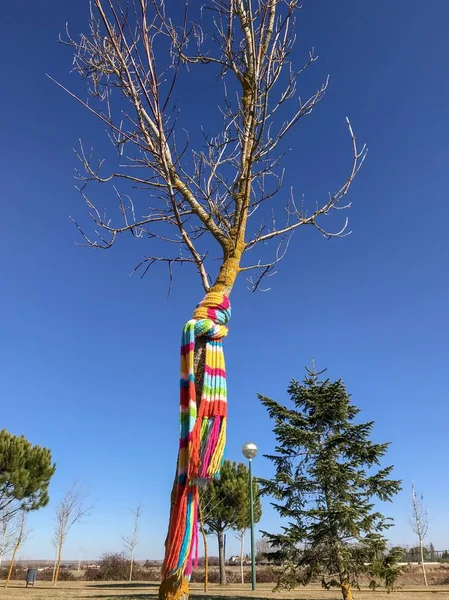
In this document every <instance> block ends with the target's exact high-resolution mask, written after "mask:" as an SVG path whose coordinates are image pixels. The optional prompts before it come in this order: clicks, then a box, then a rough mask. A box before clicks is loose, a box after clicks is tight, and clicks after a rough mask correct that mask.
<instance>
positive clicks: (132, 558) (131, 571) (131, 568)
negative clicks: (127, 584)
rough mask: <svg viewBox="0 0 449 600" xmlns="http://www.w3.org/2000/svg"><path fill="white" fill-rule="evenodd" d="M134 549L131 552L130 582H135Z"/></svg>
mask: <svg viewBox="0 0 449 600" xmlns="http://www.w3.org/2000/svg"><path fill="white" fill-rule="evenodd" d="M133 565H134V549H133V550H132V551H131V560H130V565H129V581H132V580H133Z"/></svg>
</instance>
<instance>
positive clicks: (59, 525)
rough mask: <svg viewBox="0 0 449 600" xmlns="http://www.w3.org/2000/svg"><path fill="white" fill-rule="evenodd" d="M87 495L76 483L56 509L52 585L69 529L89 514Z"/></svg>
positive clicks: (57, 572)
mask: <svg viewBox="0 0 449 600" xmlns="http://www.w3.org/2000/svg"><path fill="white" fill-rule="evenodd" d="M87 498H88V493H87V492H86V491H85V490H84V488H83V486H81V485H80V484H79V483H78V482H74V483H73V484H72V485H71V486H70V487H69V488H68V489H67V490H66V492H65V494H64V496H63V498H62V500H61V502H60V504H59V505H58V507H57V509H56V518H55V530H54V534H53V539H52V543H53V546H54V547H55V565H54V569H53V585H56V584H57V582H58V577H59V570H60V568H61V561H62V548H63V546H64V542H65V541H66V539H67V535H68V533H69V531H70V529H71V528H72V527H73V525H75V523H79V522H81V521H82V519H83V518H84V517H86V516H88V515H89V514H90V511H91V509H92V506H90V505H89V506H88V505H87V504H86V501H87Z"/></svg>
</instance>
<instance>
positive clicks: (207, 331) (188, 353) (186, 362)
mask: <svg viewBox="0 0 449 600" xmlns="http://www.w3.org/2000/svg"><path fill="white" fill-rule="evenodd" d="M230 317H231V305H230V302H229V299H228V297H227V296H225V295H224V294H221V293H215V292H210V293H209V294H207V295H206V297H205V298H204V299H203V300H202V301H201V302H200V303H199V304H198V306H197V307H196V309H195V311H194V313H193V319H191V320H190V321H188V322H187V323H186V325H185V326H184V329H183V331H182V340H181V381H180V386H181V391H180V440H179V454H178V469H177V481H176V489H175V494H174V497H172V506H171V511H170V524H169V530H168V536H167V539H166V542H165V560H164V564H163V567H162V576H163V578H164V579H165V578H167V577H169V576H172V575H177V576H179V577H182V576H184V577H189V576H190V574H191V573H192V567H193V564H194V563H197V560H198V486H201V485H206V484H207V482H208V481H211V480H212V479H214V478H215V477H218V475H219V473H220V469H221V465H222V463H223V456H224V450H225V444H226V416H227V394H226V370H225V362H224V355H223V344H222V340H223V338H224V337H226V335H227V334H228V328H227V327H226V324H227V322H228V321H229V319H230ZM197 338H205V339H206V348H205V365H204V380H203V386H202V393H201V398H200V399H197V391H196V381H195V340H196V339H197Z"/></svg>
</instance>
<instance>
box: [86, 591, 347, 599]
mask: <svg viewBox="0 0 449 600" xmlns="http://www.w3.org/2000/svg"><path fill="white" fill-rule="evenodd" d="M155 596H156V594H151V593H150V594H133V595H132V596H129V595H128V594H120V593H114V595H113V596H110V597H105V596H104V595H96V596H92V595H91V594H89V596H84V598H91V599H95V598H97V599H99V598H102V599H103V600H121V599H122V598H126V600H154V598H155ZM206 597H208V596H207V592H205V593H204V594H197V593H196V594H190V598H192V599H193V598H197V599H198V600H200V599H201V600H204V598H206ZM209 597H210V598H213V600H249V597H248V596H246V595H245V594H242V595H238V594H236V595H235V596H215V595H214V594H211V595H210V596H209ZM250 598H251V600H267V598H256V597H253V596H251V597H250ZM304 600H323V597H322V596H321V598H307V599H304ZM327 600H340V596H335V597H330V596H329V597H328V598H327Z"/></svg>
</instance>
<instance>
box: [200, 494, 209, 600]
mask: <svg viewBox="0 0 449 600" xmlns="http://www.w3.org/2000/svg"><path fill="white" fill-rule="evenodd" d="M198 516H199V521H200V529H201V535H202V536H203V546H204V591H205V592H207V590H208V588H209V554H208V551H207V550H208V548H207V535H206V530H205V529H204V520H203V510H202V508H201V503H199V504H198Z"/></svg>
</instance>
